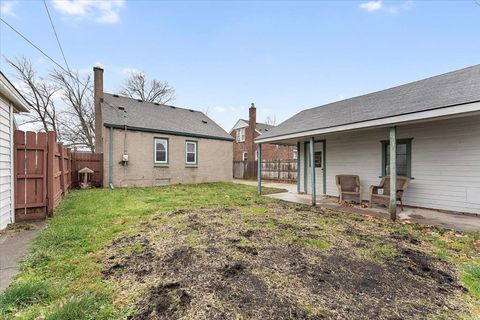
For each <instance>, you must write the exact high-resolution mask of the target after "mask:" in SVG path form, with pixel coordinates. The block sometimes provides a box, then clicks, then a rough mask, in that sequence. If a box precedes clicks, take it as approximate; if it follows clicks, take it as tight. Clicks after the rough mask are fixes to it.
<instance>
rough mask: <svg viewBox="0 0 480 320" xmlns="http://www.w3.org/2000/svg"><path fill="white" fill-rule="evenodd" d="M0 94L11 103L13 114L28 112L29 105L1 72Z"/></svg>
mask: <svg viewBox="0 0 480 320" xmlns="http://www.w3.org/2000/svg"><path fill="white" fill-rule="evenodd" d="M0 94H2V95H3V96H5V97H6V98H7V99H8V100H9V101H11V102H12V104H13V107H14V111H15V112H29V107H30V104H29V103H28V102H27V100H25V98H24V97H23V96H22V94H21V93H20V91H18V89H17V88H15V86H14V85H13V84H12V83H11V82H10V80H9V79H8V78H7V77H6V76H5V75H4V74H3V72H2V71H0Z"/></svg>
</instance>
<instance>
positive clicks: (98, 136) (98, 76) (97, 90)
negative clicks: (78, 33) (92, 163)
mask: <svg viewBox="0 0 480 320" xmlns="http://www.w3.org/2000/svg"><path fill="white" fill-rule="evenodd" d="M102 101H103V69H102V68H100V67H93V102H94V104H95V152H97V153H103V120H102V106H101V103H102Z"/></svg>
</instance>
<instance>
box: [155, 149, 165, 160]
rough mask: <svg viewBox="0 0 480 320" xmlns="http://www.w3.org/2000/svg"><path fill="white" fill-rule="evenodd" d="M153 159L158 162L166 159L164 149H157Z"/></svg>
mask: <svg viewBox="0 0 480 320" xmlns="http://www.w3.org/2000/svg"><path fill="white" fill-rule="evenodd" d="M155 160H156V161H158V162H165V161H167V153H166V152H165V151H157V157H156V159H155Z"/></svg>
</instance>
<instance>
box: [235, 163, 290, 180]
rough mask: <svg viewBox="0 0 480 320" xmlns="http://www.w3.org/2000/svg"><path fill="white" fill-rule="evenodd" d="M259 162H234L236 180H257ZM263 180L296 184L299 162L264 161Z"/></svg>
mask: <svg viewBox="0 0 480 320" xmlns="http://www.w3.org/2000/svg"><path fill="white" fill-rule="evenodd" d="M257 174H258V162H257V161H233V177H234V178H235V179H257ZM262 179H265V180H274V181H283V182H295V181H297V160H263V161H262Z"/></svg>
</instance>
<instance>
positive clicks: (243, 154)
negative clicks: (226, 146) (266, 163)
mask: <svg viewBox="0 0 480 320" xmlns="http://www.w3.org/2000/svg"><path fill="white" fill-rule="evenodd" d="M274 127H275V126H273V125H269V124H266V123H260V122H257V109H256V108H255V104H253V103H252V105H251V106H250V108H249V110H248V120H245V119H239V120H238V121H237V123H236V124H235V126H233V128H232V130H230V135H231V136H232V137H233V138H234V139H235V140H234V142H233V161H256V160H257V158H258V154H257V147H258V145H257V144H255V143H254V141H253V140H255V138H257V137H260V136H262V135H263V134H266V133H267V132H268V131H269V130H272V129H273V128H274ZM262 159H263V160H294V159H297V148H295V147H294V146H288V145H280V144H266V145H263V146H262Z"/></svg>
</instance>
